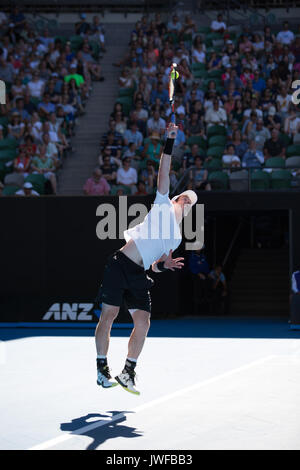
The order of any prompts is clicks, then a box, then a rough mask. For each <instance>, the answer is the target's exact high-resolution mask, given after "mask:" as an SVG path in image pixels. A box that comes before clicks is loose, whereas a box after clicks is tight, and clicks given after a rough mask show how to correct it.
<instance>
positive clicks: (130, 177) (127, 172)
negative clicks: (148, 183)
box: [117, 157, 138, 194]
mask: <svg viewBox="0 0 300 470" xmlns="http://www.w3.org/2000/svg"><path fill="white" fill-rule="evenodd" d="M122 163H123V166H122V167H120V168H119V169H118V170H117V184H122V185H124V186H129V187H130V189H131V193H132V194H133V193H135V192H136V184H137V181H138V175H137V171H136V169H135V168H132V167H131V166H130V165H131V158H130V157H126V158H124V159H123V162H122Z"/></svg>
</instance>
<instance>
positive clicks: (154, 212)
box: [124, 191, 182, 270]
mask: <svg viewBox="0 0 300 470" xmlns="http://www.w3.org/2000/svg"><path fill="white" fill-rule="evenodd" d="M124 238H125V240H126V242H128V241H129V240H130V239H132V240H134V242H135V244H136V246H137V249H138V251H139V253H140V255H141V257H142V259H143V264H144V269H145V270H147V269H149V268H150V266H151V265H152V263H154V261H157V260H158V259H159V258H161V256H162V255H163V254H166V255H168V254H169V252H170V250H173V251H174V250H176V248H178V246H179V245H180V243H181V240H182V236H181V231H180V227H179V224H178V223H177V220H176V216H175V211H174V207H173V204H172V202H171V200H170V199H169V193H166V194H164V195H163V194H160V192H159V191H157V192H156V198H155V200H154V203H153V206H152V209H151V210H150V211H149V212H148V214H147V215H146V217H145V219H144V221H143V222H141V223H140V224H138V225H136V226H135V227H133V228H129V229H128V230H125V232H124Z"/></svg>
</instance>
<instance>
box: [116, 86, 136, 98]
mask: <svg viewBox="0 0 300 470" xmlns="http://www.w3.org/2000/svg"><path fill="white" fill-rule="evenodd" d="M133 95H134V87H132V88H119V91H118V97H119V98H121V97H122V96H131V97H132V96H133Z"/></svg>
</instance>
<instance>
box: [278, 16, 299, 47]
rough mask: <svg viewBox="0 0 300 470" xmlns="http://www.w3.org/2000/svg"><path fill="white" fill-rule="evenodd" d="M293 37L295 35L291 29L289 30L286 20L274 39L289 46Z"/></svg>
mask: <svg viewBox="0 0 300 470" xmlns="http://www.w3.org/2000/svg"><path fill="white" fill-rule="evenodd" d="M294 39H295V35H294V33H293V32H292V31H290V29H289V23H288V21H285V22H284V23H283V29H282V30H281V31H279V33H278V34H277V36H276V41H278V42H279V43H280V44H284V45H287V46H290V45H291V44H292V42H293V41H294Z"/></svg>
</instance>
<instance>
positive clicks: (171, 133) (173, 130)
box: [167, 122, 178, 139]
mask: <svg viewBox="0 0 300 470" xmlns="http://www.w3.org/2000/svg"><path fill="white" fill-rule="evenodd" d="M177 132H178V126H176V124H174V123H173V122H170V123H169V125H168V127H167V137H168V139H176V137H177Z"/></svg>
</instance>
